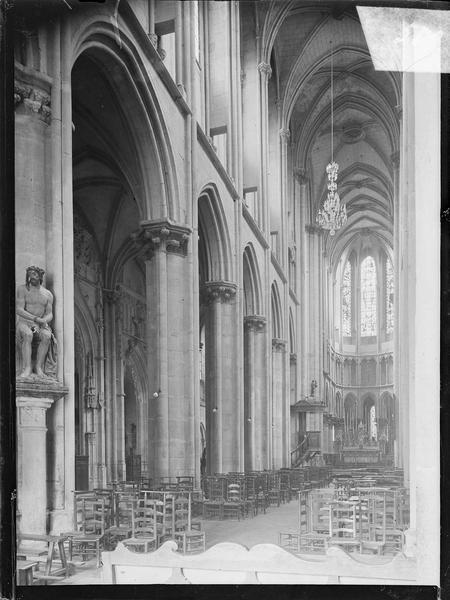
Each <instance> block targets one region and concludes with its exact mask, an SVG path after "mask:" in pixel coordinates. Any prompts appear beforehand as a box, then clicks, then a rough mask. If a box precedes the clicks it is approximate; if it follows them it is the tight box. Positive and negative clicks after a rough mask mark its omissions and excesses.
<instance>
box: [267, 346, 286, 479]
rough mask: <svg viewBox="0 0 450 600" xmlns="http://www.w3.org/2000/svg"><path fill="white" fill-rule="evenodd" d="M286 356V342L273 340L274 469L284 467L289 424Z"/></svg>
mask: <svg viewBox="0 0 450 600" xmlns="http://www.w3.org/2000/svg"><path fill="white" fill-rule="evenodd" d="M285 354H286V341H285V340H280V339H278V338H273V339H272V402H271V409H272V415H271V416H272V419H271V428H272V465H271V467H272V469H279V468H281V467H282V466H285V465H284V458H285V449H284V439H285V436H286V428H287V426H288V422H287V420H286V402H285V401H284V400H285V397H286V388H285V385H284V384H285V378H284V372H285Z"/></svg>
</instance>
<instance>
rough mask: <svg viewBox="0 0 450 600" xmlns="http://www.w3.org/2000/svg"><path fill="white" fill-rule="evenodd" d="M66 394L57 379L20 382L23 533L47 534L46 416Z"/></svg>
mask: <svg viewBox="0 0 450 600" xmlns="http://www.w3.org/2000/svg"><path fill="white" fill-rule="evenodd" d="M67 391H68V390H67V388H66V387H64V386H63V385H61V383H59V382H58V381H55V380H50V379H49V380H48V381H47V380H45V379H39V378H37V377H30V378H27V379H18V380H17V384H16V407H17V508H18V511H19V512H20V515H21V519H20V531H21V532H23V533H36V534H46V533H47V448H46V435H47V424H46V413H47V410H48V409H49V408H50V407H51V406H52V404H53V403H54V402H55V401H56V400H58V399H60V398H61V397H63V396H64V395H65V394H67ZM61 451H63V450H61Z"/></svg>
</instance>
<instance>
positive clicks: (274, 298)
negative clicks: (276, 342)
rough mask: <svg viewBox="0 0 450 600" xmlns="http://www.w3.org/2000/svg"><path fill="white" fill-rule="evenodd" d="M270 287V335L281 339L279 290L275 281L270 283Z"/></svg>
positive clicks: (281, 321) (281, 324)
mask: <svg viewBox="0 0 450 600" xmlns="http://www.w3.org/2000/svg"><path fill="white" fill-rule="evenodd" d="M271 289H272V293H271V309H272V337H273V338H278V339H281V338H282V337H283V318H282V316H283V315H282V311H281V301H280V292H279V290H278V285H277V283H276V281H274V282H273V283H272V288H271Z"/></svg>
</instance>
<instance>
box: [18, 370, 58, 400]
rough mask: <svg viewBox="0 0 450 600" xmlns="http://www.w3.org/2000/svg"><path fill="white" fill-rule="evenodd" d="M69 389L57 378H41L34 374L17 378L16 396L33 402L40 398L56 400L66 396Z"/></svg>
mask: <svg viewBox="0 0 450 600" xmlns="http://www.w3.org/2000/svg"><path fill="white" fill-rule="evenodd" d="M68 392H69V389H68V388H67V387H66V386H65V385H63V384H62V383H61V382H60V381H57V380H56V379H50V378H49V377H47V378H45V379H44V378H41V377H37V376H36V375H34V376H33V375H32V376H31V377H27V378H23V379H21V378H18V379H17V380H16V397H17V398H21V399H22V404H23V399H24V398H25V399H27V400H29V401H30V402H31V403H33V402H36V401H40V400H45V401H47V400H51V401H55V400H58V399H59V398H61V397H62V396H65V395H66V394H67V393H68Z"/></svg>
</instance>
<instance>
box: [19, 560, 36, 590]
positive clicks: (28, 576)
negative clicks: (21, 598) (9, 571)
mask: <svg viewBox="0 0 450 600" xmlns="http://www.w3.org/2000/svg"><path fill="white" fill-rule="evenodd" d="M38 564H39V563H38V562H34V561H32V560H18V561H17V585H33V569H34V567H37V566H38Z"/></svg>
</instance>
